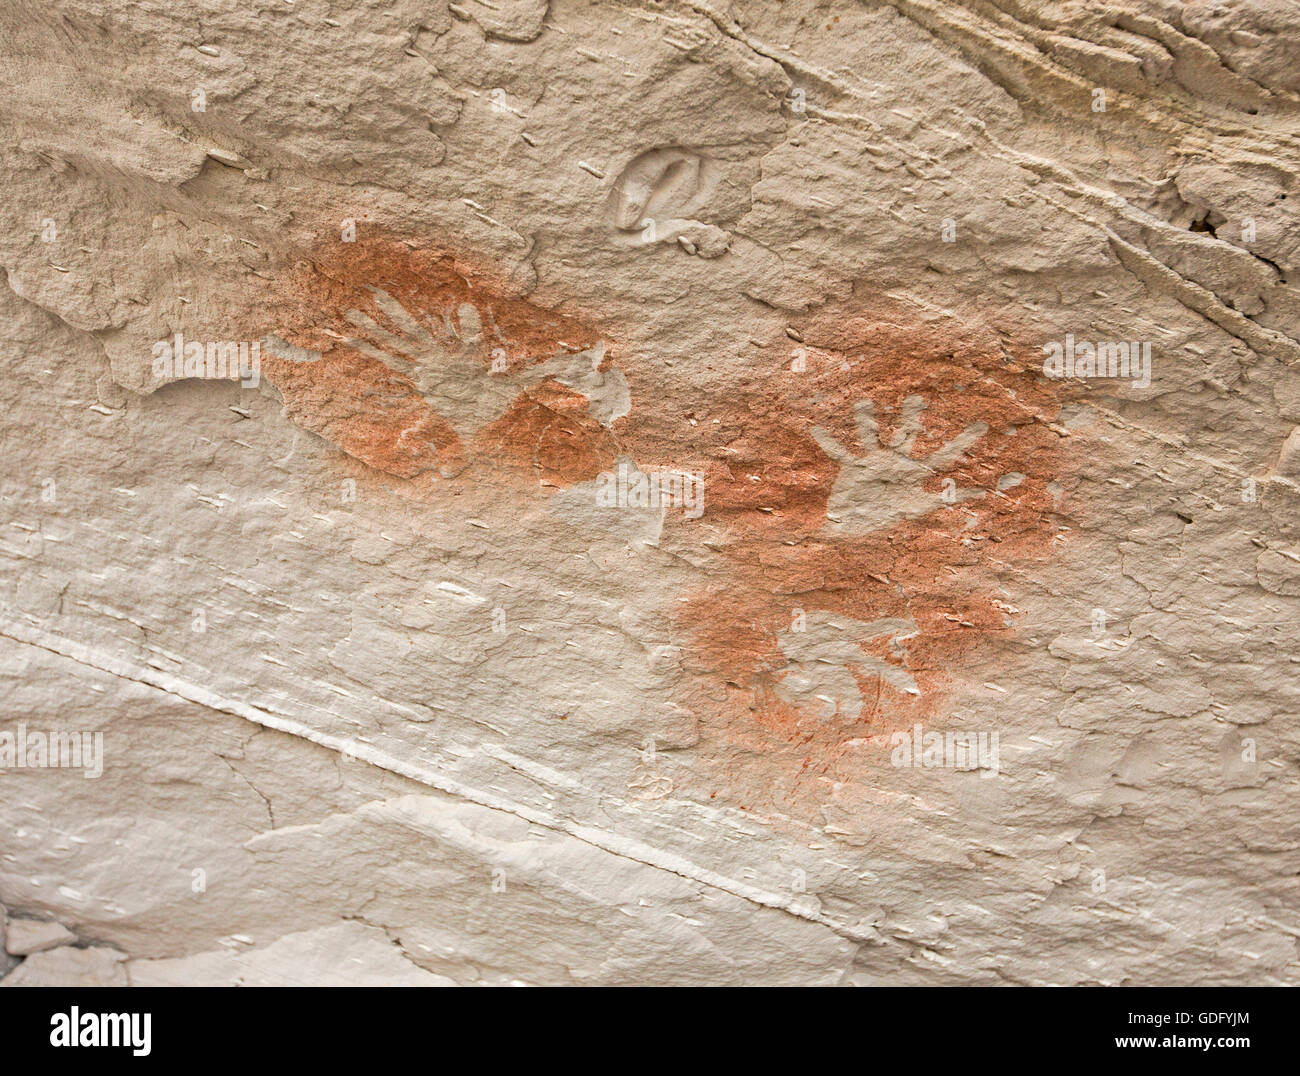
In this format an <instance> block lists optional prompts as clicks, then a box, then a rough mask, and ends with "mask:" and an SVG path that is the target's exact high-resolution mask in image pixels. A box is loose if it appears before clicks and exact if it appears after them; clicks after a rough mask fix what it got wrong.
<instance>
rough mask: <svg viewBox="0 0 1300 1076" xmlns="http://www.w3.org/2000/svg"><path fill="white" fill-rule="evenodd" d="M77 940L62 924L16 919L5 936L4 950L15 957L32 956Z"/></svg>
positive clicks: (11, 922)
mask: <svg viewBox="0 0 1300 1076" xmlns="http://www.w3.org/2000/svg"><path fill="white" fill-rule="evenodd" d="M75 940H76V938H75V936H74V935H73V933H72V931H70V930H69V929H68V928H67V927H65V926H63V925H62V924H61V923H43V922H41V921H40V920H39V919H14V920H11V921H10V923H9V927H8V930H7V931H6V932H5V936H4V948H5V950H6V951H7V952H9V953H10V954H12V955H13V956H30V955H31V954H32V953H39V952H41V951H42V950H45V949H53V948H54V947H55V946H59V945H64V944H66V943H67V942H70V941H75Z"/></svg>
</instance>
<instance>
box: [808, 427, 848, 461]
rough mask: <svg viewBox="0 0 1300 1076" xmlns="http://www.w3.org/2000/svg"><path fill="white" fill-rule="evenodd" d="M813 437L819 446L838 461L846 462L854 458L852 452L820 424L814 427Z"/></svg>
mask: <svg viewBox="0 0 1300 1076" xmlns="http://www.w3.org/2000/svg"><path fill="white" fill-rule="evenodd" d="M812 438H813V440H814V441H816V442H817V447H818V448H820V449H821V450H822V451H823V452H825V453H826V455H828V456H829V457H830V458H831V459H833V460H834V461H835V462H836V463H845V462H847V461H849V460H852V459H853V455H852V453H850V452H849V451H848V450H847V449H846V448H845V447H844V446H843V445H842V444H840V443H839V442H838V441H837V440H835V438H834V437H832V436H831V435H830V434H829V433H828V432H827V431H826V430H824V429H822V428H821V427H820V426H814V427H813V429H812Z"/></svg>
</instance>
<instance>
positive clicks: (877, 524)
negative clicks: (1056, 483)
mask: <svg viewBox="0 0 1300 1076" xmlns="http://www.w3.org/2000/svg"><path fill="white" fill-rule="evenodd" d="M924 410H925V401H924V400H922V399H921V397H920V396H909V397H907V399H905V400H904V401H903V412H902V417H901V421H900V423H899V428H898V430H897V431H896V432H895V433H894V435H893V437H891V438H890V440H889V441H888V442H886V441H884V440H883V439H882V438H881V436H880V428H879V426H878V424H877V423H876V413H875V405H874V404H873V403H872V401H871V400H861V401H859V403H858V404H857V406H856V407H855V408H854V418H855V420H856V423H857V429H858V437H859V439H860V440H861V441H862V444H863V446H864V449H865V455H862V456H856V455H854V454H853V453H852V452H850V451H849V450H848V449H847V448H845V447H844V446H843V445H842V444H840V443H839V441H837V440H836V439H835V438H834V437H832V436H831V435H830V433H828V432H827V431H826V430H824V429H822V428H821V427H820V426H818V427H816V428H814V429H813V431H812V436H813V439H814V440H816V442H817V444H818V445H819V446H820V447H821V450H822V451H823V452H825V453H826V455H828V456H829V457H830V458H831V459H832V460H834V461H835V462H836V463H838V464H839V467H840V472H839V474H838V475H837V476H836V478H835V485H834V487H833V488H832V489H831V496H830V502H829V503H828V505H827V508H826V518H827V520H828V521H829V526H828V528H827V530H828V531H830V532H831V533H840V534H867V533H870V532H872V531H878V530H885V529H887V528H889V527H891V526H893V525H894V524H895V523H898V522H900V521H902V520H905V519H916V518H918V517H920V516H924V515H928V514H929V513H930V512H932V511H934V510H935V508H936V507H939V505H941V504H944V503H947V504H956V503H959V502H961V501H966V500H970V499H971V498H972V497H978V496H980V495H981V494H983V493H984V492H985V491H984V490H982V489H973V490H963V491H960V492H954V494H953V496H951V497H950V498H948V499H947V500H946V501H941V500H940V499H939V496H938V495H937V494H935V493H933V492H929V491H927V490H925V489H924V488H923V484H924V482H925V480H926V479H928V478H930V477H931V476H933V475H936V474H942V473H943V472H944V471H947V470H948V469H949V468H951V467H952V466H953V464H955V463H956V462H957V461H958V460H959V459H961V458H962V456H964V455H965V454H966V453H967V452H968V451H969V450H970V448H971V446H972V445H974V444H975V442H976V441H978V440H979V439H980V438H981V437H983V436H984V434H986V433H987V432H988V424H987V423H985V422H972V423H971V424H970V425H969V426H967V427H966V429H965V430H963V431H962V432H961V433H960V434H959V435H958V436H957V437H954V438H953V439H952V440H951V441H949V442H948V443H947V444H945V445H943V446H942V447H941V448H938V449H936V450H935V451H934V452H932V453H930V455H928V456H925V457H922V458H921V459H914V458H913V457H912V447H913V446H914V445H915V443H916V439H917V437H918V436H920V434H921V412H922V411H924ZM877 446H879V447H877Z"/></svg>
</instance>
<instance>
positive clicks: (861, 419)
mask: <svg viewBox="0 0 1300 1076" xmlns="http://www.w3.org/2000/svg"><path fill="white" fill-rule="evenodd" d="M853 418H854V421H855V422H856V423H857V427H858V437H859V439H860V440H861V441H862V447H863V450H864V451H867V452H872V451H874V450H876V449H877V448H879V447H880V424H879V423H878V422H876V405H875V403H874V402H873V401H871V400H859V401H858V403H857V404H856V406H855V407H854V408H853Z"/></svg>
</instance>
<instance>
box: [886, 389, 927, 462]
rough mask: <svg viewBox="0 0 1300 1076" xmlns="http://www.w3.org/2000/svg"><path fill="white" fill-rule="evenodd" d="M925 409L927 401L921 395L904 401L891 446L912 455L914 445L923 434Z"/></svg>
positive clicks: (905, 454) (904, 453)
mask: <svg viewBox="0 0 1300 1076" xmlns="http://www.w3.org/2000/svg"><path fill="white" fill-rule="evenodd" d="M924 410H925V401H924V400H923V399H922V398H921V397H920V396H909V397H907V399H905V400H904V401H903V412H902V415H901V416H900V418H899V421H898V429H897V430H896V431H895V433H894V436H893V438H892V440H891V441H890V443H889V447H890V448H893V449H896V450H897V451H898V452H900V453H902V454H903V455H904V456H908V455H911V453H912V446H913V445H914V444H916V439H917V437H919V436H920V434H921V412H922V411H924Z"/></svg>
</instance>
